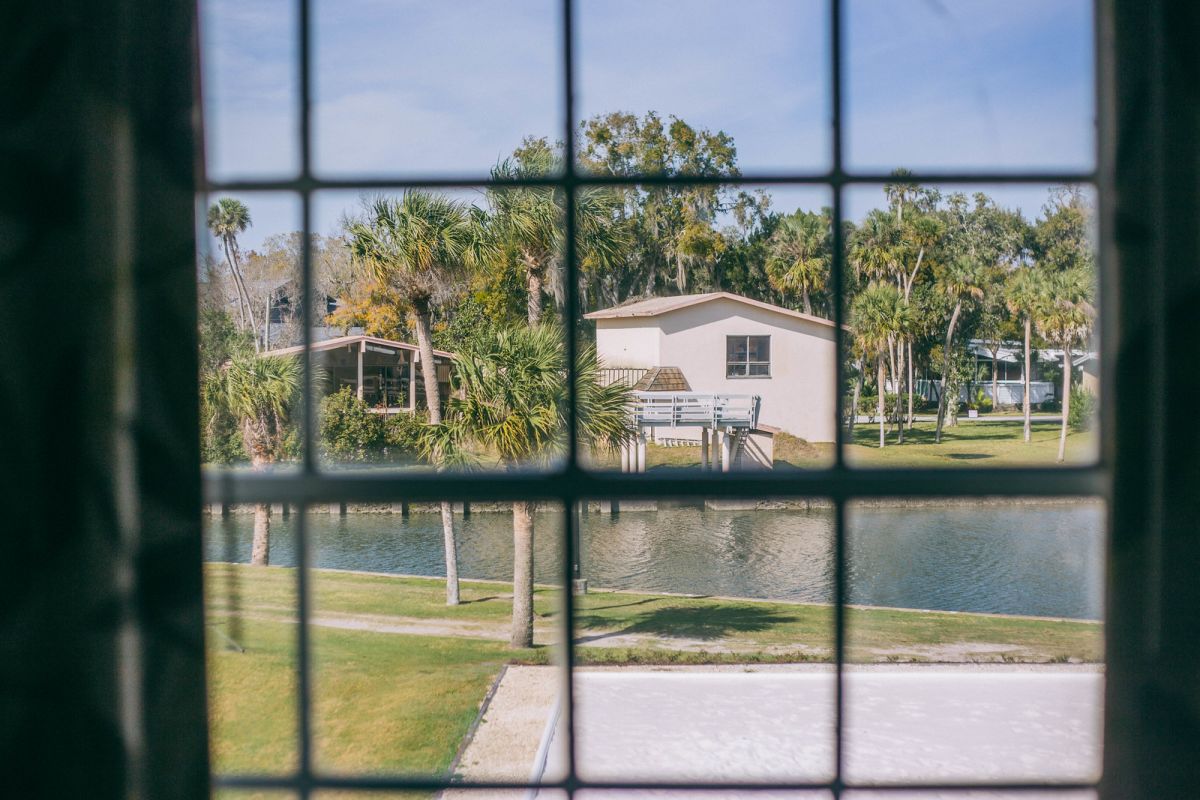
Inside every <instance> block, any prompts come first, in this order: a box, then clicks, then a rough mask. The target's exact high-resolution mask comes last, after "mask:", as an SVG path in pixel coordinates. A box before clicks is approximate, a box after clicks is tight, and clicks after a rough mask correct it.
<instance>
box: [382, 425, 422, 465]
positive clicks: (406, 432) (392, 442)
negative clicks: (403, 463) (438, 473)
mask: <svg viewBox="0 0 1200 800" xmlns="http://www.w3.org/2000/svg"><path fill="white" fill-rule="evenodd" d="M425 427H426V422H425V417H424V416H423V415H421V414H393V415H392V416H390V417H388V418H387V422H386V423H384V441H385V443H386V444H387V447H388V451H389V453H390V454H391V455H392V456H393V457H398V458H403V459H407V460H414V461H415V460H416V459H417V458H418V457H419V454H420V452H421V437H422V436H424V435H425Z"/></svg>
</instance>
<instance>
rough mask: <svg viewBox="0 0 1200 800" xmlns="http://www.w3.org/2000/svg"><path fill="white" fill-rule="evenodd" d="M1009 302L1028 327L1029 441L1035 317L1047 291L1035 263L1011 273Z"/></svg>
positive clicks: (1026, 397)
mask: <svg viewBox="0 0 1200 800" xmlns="http://www.w3.org/2000/svg"><path fill="white" fill-rule="evenodd" d="M1004 293H1005V302H1006V303H1007V304H1008V310H1009V311H1010V312H1012V313H1013V314H1014V315H1015V316H1016V317H1018V318H1019V319H1020V320H1021V324H1022V327H1023V328H1024V331H1025V368H1024V369H1023V370H1022V375H1023V376H1024V378H1025V380H1024V384H1025V385H1024V399H1023V400H1022V403H1021V405H1022V409H1023V411H1024V414H1025V443H1026V444H1028V443H1029V442H1030V440H1031V439H1032V424H1031V413H1032V412H1031V405H1032V404H1031V402H1030V391H1029V381H1030V369H1031V366H1032V365H1031V361H1032V359H1031V355H1032V342H1031V339H1032V338H1033V337H1032V333H1033V321H1034V317H1035V316H1036V315H1037V311H1038V309H1039V308H1041V307H1042V302H1043V299H1044V294H1045V287H1044V286H1043V281H1042V280H1041V277H1040V273H1039V272H1037V270H1035V269H1034V268H1033V267H1022V268H1021V269H1018V270H1017V271H1016V272H1014V273H1011V274H1010V275H1009V276H1008V280H1007V281H1006V282H1005V286H1004Z"/></svg>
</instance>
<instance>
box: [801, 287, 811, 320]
mask: <svg viewBox="0 0 1200 800" xmlns="http://www.w3.org/2000/svg"><path fill="white" fill-rule="evenodd" d="M800 299H801V300H802V301H803V303H804V313H805V314H812V298H810V297H809V296H808V289H807V288H804V289H801V290H800Z"/></svg>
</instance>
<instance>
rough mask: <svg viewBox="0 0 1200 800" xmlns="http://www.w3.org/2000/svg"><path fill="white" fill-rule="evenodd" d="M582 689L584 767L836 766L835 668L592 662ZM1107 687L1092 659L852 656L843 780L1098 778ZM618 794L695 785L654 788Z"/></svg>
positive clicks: (822, 775) (795, 772)
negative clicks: (875, 664)
mask: <svg viewBox="0 0 1200 800" xmlns="http://www.w3.org/2000/svg"><path fill="white" fill-rule="evenodd" d="M575 687H576V689H575V698H576V708H577V711H576V724H577V730H578V739H577V760H578V762H577V763H578V771H579V773H580V775H581V776H582V777H584V778H590V779H593V780H621V781H630V780H638V779H641V778H648V779H658V780H672V781H680V782H690V781H696V782H703V781H705V780H720V781H736V780H756V781H771V780H791V781H821V780H826V779H828V777H829V775H830V774H831V770H832V763H833V753H834V748H833V736H832V730H833V720H834V677H833V674H832V673H831V672H830V671H828V669H822V670H815V669H803V668H789V669H786V670H780V669H769V668H766V669H764V668H754V671H747V669H746V668H742V669H741V670H740V671H731V670H729V669H722V670H712V669H690V670H689V669H679V670H653V671H650V670H645V669H640V670H636V671H635V670H630V669H621V670H594V671H580V672H579V673H577V675H576V678H575ZM1102 693H1103V675H1102V673H1101V672H1100V671H1099V669H1098V668H1094V667H1006V666H1000V667H990V666H969V667H940V666H939V667H892V666H884V667H879V668H858V669H854V668H851V670H850V671H849V672H848V673H847V675H846V703H847V705H846V717H847V718H846V726H847V727H846V741H845V746H846V754H845V756H846V779H847V780H848V781H858V782H866V781H889V782H896V781H927V782H948V781H960V782H966V781H980V782H986V781H1004V780H1008V781H1042V780H1045V781H1087V780H1091V779H1093V778H1094V777H1095V776H1096V775H1097V774H1098V773H1099V769H1100V730H1101V701H1102ZM564 740H565V733H564V731H563V726H562V725H561V724H560V725H559V726H558V728H557V730H556V732H555V735H554V741H553V742H552V746H551V747H550V755H549V758H548V761H547V767H546V772H545V774H546V776H547V777H548V778H553V777H555V776H557V775H560V774H561V773H562V770H563V765H564V763H565V760H564V756H563V751H562V743H563V741H564ZM581 796H583V795H581ZM594 796H596V797H600V796H604V795H599V794H596V795H594ZM608 796H609V797H611V796H612V795H608ZM620 796H621V797H622V798H633V797H655V798H687V797H693V796H697V795H695V794H694V793H687V792H665V791H653V792H632V793H631V792H622V793H621V794H620ZM702 796H703V797H705V798H709V800H711V799H712V798H714V797H718V796H719V797H738V796H739V795H738V794H737V793H721V794H719V795H713V794H711V793H705V794H704V795H702ZM740 796H746V797H750V796H753V797H756V798H763V797H785V796H786V797H789V798H796V797H804V796H811V797H824V796H827V795H825V794H824V793H818V794H812V795H807V794H802V795H797V794H796V793H791V794H786V795H785V794H783V793H773V792H772V793H763V792H756V793H754V794H753V795H750V794H743V795H740ZM846 796H847V797H854V798H858V800H866V798H869V797H873V796H886V797H892V798H896V797H904V796H907V795H898V794H896V793H894V792H889V793H886V794H883V793H880V794H879V795H875V794H874V793H858V794H847V795H846ZM913 796H920V797H937V796H939V795H938V793H933V794H931V793H928V792H924V793H920V794H919V795H913ZM946 796H948V797H949V796H953V797H956V798H962V797H976V798H999V797H1003V796H1004V795H1001V794H998V793H991V792H987V793H972V794H970V795H963V794H954V795H949V794H947V795H946ZM1020 796H1021V797H1022V798H1030V797H1037V796H1040V795H1039V794H1036V793H1035V794H1030V793H1027V792H1026V793H1022V794H1021V795H1020ZM1046 796H1047V797H1055V798H1059V799H1061V798H1064V797H1068V798H1070V797H1076V796H1078V797H1080V798H1086V797H1090V796H1092V795H1091V794H1090V793H1082V794H1079V795H1074V794H1069V795H1064V794H1063V793H1054V794H1047V795H1046Z"/></svg>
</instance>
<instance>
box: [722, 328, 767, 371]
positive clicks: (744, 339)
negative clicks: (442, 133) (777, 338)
mask: <svg viewBox="0 0 1200 800" xmlns="http://www.w3.org/2000/svg"><path fill="white" fill-rule="evenodd" d="M725 377H726V378H769V377H771V337H770V336H726V337H725Z"/></svg>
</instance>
